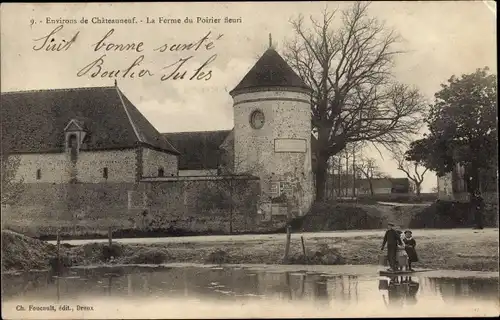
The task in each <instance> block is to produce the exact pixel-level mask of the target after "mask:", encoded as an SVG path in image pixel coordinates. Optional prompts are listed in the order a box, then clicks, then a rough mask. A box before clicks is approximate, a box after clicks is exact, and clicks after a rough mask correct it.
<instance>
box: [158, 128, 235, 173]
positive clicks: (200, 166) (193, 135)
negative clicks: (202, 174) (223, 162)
mask: <svg viewBox="0 0 500 320" xmlns="http://www.w3.org/2000/svg"><path fill="white" fill-rule="evenodd" d="M230 133H231V130H218V131H194V132H173V133H163V136H164V137H166V138H167V139H168V140H169V141H170V142H172V144H173V145H174V147H175V148H176V149H177V150H179V151H180V153H181V155H180V156H179V170H210V169H217V168H218V166H219V160H220V156H221V154H220V149H219V147H220V145H221V144H222V143H223V142H224V140H225V139H226V137H227V136H228V135H229V134H230Z"/></svg>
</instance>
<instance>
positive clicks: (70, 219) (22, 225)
mask: <svg viewBox="0 0 500 320" xmlns="http://www.w3.org/2000/svg"><path fill="white" fill-rule="evenodd" d="M231 186H232V187H233V188H234V189H233V191H231ZM259 194H260V185H259V181H258V180H257V179H255V178H248V177H236V178H234V177H233V178H230V177H196V178H193V177H176V178H171V179H170V180H168V179H167V178H165V179H163V180H162V179H160V178H156V180H155V179H150V180H147V179H146V180H143V181H141V182H139V183H76V184H54V183H31V184H26V185H25V190H24V192H23V194H22V196H21V200H20V202H19V203H18V204H17V205H13V206H10V207H9V208H8V210H2V222H3V223H4V225H5V226H7V227H10V228H13V229H14V230H19V231H22V232H27V233H30V234H33V235H37V234H55V232H56V230H57V228H59V227H60V228H62V231H63V232H64V233H67V234H95V233H105V232H106V230H107V228H108V227H113V228H114V229H127V228H144V227H146V226H149V227H152V228H169V227H171V228H175V229H182V230H186V231H194V232H207V231H217V232H229V228H230V221H232V231H233V232H244V231H254V230H256V228H257V227H258V225H259V223H260V220H259V219H258V218H257V203H258V199H259ZM231 198H232V199H233V201H232V202H231V201H230V199H231ZM231 207H232V214H231ZM143 212H147V214H145V215H143Z"/></svg>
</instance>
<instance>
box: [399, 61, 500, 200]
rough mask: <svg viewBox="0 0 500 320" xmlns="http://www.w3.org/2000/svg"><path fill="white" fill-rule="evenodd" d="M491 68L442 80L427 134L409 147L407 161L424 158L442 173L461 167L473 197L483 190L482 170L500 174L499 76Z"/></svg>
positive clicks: (428, 123)
mask: <svg viewBox="0 0 500 320" xmlns="http://www.w3.org/2000/svg"><path fill="white" fill-rule="evenodd" d="M488 71H489V69H488V68H487V67H485V68H483V69H477V70H476V71H475V72H474V73H471V74H464V75H462V76H461V77H460V78H458V77H456V76H452V77H451V78H450V79H449V80H448V83H446V84H443V85H441V87H442V88H441V90H440V91H439V92H437V93H436V94H435V102H434V104H433V105H432V106H431V109H430V114H429V116H428V118H427V125H428V128H429V131H430V132H429V134H427V135H425V137H424V138H423V139H420V140H417V141H414V142H412V143H411V145H410V149H409V150H408V151H407V152H406V160H409V161H416V162H418V163H422V164H423V165H424V166H425V167H427V168H429V169H431V170H433V171H435V172H436V173H437V175H438V176H443V175H444V174H446V173H448V172H451V171H452V170H453V169H454V168H456V166H457V164H458V165H461V166H463V167H464V168H465V178H466V184H467V190H468V192H469V193H470V194H471V199H472V198H473V196H474V195H478V194H479V191H480V184H479V183H480V181H479V180H480V176H481V172H484V171H493V172H494V173H495V176H496V173H497V170H498V164H497V163H498V147H497V144H498V137H497V117H496V112H497V91H496V83H497V76H496V75H492V74H489V73H488Z"/></svg>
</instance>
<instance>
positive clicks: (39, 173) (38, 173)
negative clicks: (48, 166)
mask: <svg viewBox="0 0 500 320" xmlns="http://www.w3.org/2000/svg"><path fill="white" fill-rule="evenodd" d="M41 178H42V170H40V169H37V170H36V179H37V180H40V179H41Z"/></svg>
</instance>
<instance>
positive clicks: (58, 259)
mask: <svg viewBox="0 0 500 320" xmlns="http://www.w3.org/2000/svg"><path fill="white" fill-rule="evenodd" d="M56 241H57V242H56V243H57V263H59V262H60V259H61V258H60V254H59V250H60V248H61V237H60V235H59V229H57V237H56Z"/></svg>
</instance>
